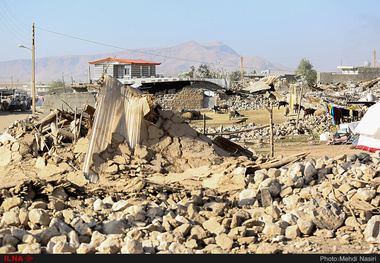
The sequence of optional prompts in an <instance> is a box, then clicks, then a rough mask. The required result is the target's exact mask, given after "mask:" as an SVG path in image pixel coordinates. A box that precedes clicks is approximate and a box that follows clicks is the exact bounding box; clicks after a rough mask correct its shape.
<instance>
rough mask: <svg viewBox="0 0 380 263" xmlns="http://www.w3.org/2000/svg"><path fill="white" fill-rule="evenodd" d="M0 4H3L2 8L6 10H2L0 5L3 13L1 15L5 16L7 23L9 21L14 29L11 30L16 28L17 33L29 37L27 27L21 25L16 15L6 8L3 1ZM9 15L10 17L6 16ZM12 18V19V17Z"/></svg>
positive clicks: (0, 7)
mask: <svg viewBox="0 0 380 263" xmlns="http://www.w3.org/2000/svg"><path fill="white" fill-rule="evenodd" d="M1 2H2V3H3V6H4V7H5V9H7V10H4V9H3V7H2V6H1V5H0V9H1V10H2V11H3V14H4V15H5V16H6V19H7V21H9V22H10V23H11V24H12V25H13V26H14V27H13V28H16V29H17V31H20V32H21V33H23V34H24V35H29V34H30V32H29V30H28V29H27V27H26V26H25V24H24V23H22V22H21V21H20V20H19V19H18V18H17V17H16V15H15V14H14V13H13V12H12V10H11V9H10V8H9V7H8V5H7V4H6V3H5V1H4V0H1ZM6 11H8V12H6ZM7 13H8V14H10V16H8V14H7ZM11 16H12V17H13V18H12V17H11ZM14 21H17V22H18V24H19V25H18V24H17V23H15V22H14Z"/></svg>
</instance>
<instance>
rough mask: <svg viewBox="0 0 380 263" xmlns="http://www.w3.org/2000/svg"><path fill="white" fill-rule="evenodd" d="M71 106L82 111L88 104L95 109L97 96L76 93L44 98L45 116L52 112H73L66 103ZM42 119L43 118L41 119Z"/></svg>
mask: <svg viewBox="0 0 380 263" xmlns="http://www.w3.org/2000/svg"><path fill="white" fill-rule="evenodd" d="M64 101H65V102H66V103H67V104H68V105H70V107H71V108H72V109H74V110H75V107H77V108H79V109H81V108H82V105H83V104H88V105H90V106H93V107H95V102H96V101H95V95H93V94H92V93H90V92H76V93H61V94H49V95H46V96H44V103H43V104H42V109H43V110H44V113H43V116H42V118H43V117H44V116H46V115H47V114H49V113H50V110H54V109H63V110H66V111H72V110H71V109H70V107H69V106H67V104H66V103H65V102H64ZM40 118H41V117H40Z"/></svg>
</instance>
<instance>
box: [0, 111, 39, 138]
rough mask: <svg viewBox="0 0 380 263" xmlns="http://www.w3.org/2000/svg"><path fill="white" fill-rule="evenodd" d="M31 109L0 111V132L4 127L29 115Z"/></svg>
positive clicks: (0, 132)
mask: <svg viewBox="0 0 380 263" xmlns="http://www.w3.org/2000/svg"><path fill="white" fill-rule="evenodd" d="M31 115H32V111H31V110H28V111H14V112H9V111H0V134H3V132H4V131H5V129H6V128H7V127H9V125H11V124H12V123H14V122H15V121H17V120H24V119H25V118H26V117H28V116H31Z"/></svg>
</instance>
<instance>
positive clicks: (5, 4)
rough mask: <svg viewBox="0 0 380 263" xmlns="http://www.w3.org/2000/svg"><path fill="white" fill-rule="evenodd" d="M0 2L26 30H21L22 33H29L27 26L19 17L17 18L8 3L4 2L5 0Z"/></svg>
mask: <svg viewBox="0 0 380 263" xmlns="http://www.w3.org/2000/svg"><path fill="white" fill-rule="evenodd" d="M1 2H2V3H3V5H4V6H5V8H6V9H7V10H8V12H9V13H10V14H11V15H12V16H13V18H14V19H15V20H16V21H17V22H18V23H19V24H20V28H23V29H24V30H26V31H23V32H24V33H25V32H27V33H29V27H28V26H27V25H26V24H24V23H23V22H22V21H21V20H20V19H18V17H17V16H16V15H15V13H13V11H12V9H11V8H10V7H9V6H8V4H7V3H6V1H5V0H1Z"/></svg>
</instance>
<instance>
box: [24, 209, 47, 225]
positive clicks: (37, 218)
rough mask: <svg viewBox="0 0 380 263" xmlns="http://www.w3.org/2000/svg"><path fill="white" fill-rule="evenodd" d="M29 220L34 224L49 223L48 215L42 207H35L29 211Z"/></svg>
mask: <svg viewBox="0 0 380 263" xmlns="http://www.w3.org/2000/svg"><path fill="white" fill-rule="evenodd" d="M29 221H30V222H32V223H35V224H40V225H44V226H48V225H49V223H50V216H49V214H48V213H46V212H45V211H44V210H43V209H40V208H35V209H32V210H31V211H30V212H29Z"/></svg>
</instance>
